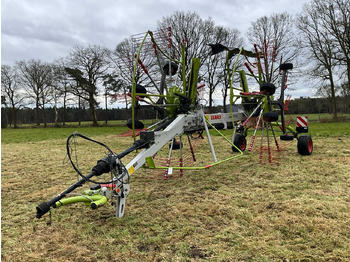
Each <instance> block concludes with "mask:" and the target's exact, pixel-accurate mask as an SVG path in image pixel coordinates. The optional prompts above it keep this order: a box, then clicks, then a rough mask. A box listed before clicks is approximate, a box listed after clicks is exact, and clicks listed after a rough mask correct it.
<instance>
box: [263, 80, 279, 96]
mask: <svg viewBox="0 0 350 262" xmlns="http://www.w3.org/2000/svg"><path fill="white" fill-rule="evenodd" d="M260 91H264V92H265V93H266V94H267V95H269V96H272V95H273V94H274V93H275V91H276V86H275V85H274V84H272V83H268V82H265V83H262V84H261V86H260Z"/></svg>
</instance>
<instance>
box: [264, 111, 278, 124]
mask: <svg viewBox="0 0 350 262" xmlns="http://www.w3.org/2000/svg"><path fill="white" fill-rule="evenodd" d="M263 119H264V121H266V122H276V121H277V120H278V114H277V113H276V112H269V113H265V114H264V115H263Z"/></svg>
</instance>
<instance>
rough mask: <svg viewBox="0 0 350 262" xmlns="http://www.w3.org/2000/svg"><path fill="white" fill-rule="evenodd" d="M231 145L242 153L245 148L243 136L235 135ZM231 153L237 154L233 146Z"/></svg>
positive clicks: (245, 142) (245, 141)
mask: <svg viewBox="0 0 350 262" xmlns="http://www.w3.org/2000/svg"><path fill="white" fill-rule="evenodd" d="M233 144H234V145H235V146H236V147H238V148H239V149H241V151H244V150H245V149H246V147H247V140H246V138H245V136H244V135H242V134H236V135H235V138H234V140H233ZM232 151H233V152H239V151H238V150H237V149H236V148H235V147H234V146H232Z"/></svg>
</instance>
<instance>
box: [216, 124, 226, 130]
mask: <svg viewBox="0 0 350 262" xmlns="http://www.w3.org/2000/svg"><path fill="white" fill-rule="evenodd" d="M214 127H215V128H216V129H217V130H223V129H224V128H225V125H224V123H218V124H215V125H214Z"/></svg>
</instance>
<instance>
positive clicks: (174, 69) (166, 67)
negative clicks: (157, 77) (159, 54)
mask: <svg viewBox="0 0 350 262" xmlns="http://www.w3.org/2000/svg"><path fill="white" fill-rule="evenodd" d="M178 68H179V67H178V65H177V64H176V63H175V62H172V61H171V62H170V70H171V72H170V73H171V75H172V76H173V75H175V74H176V72H177V69H178ZM163 72H164V74H166V75H169V61H167V62H166V63H165V64H164V66H163Z"/></svg>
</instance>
